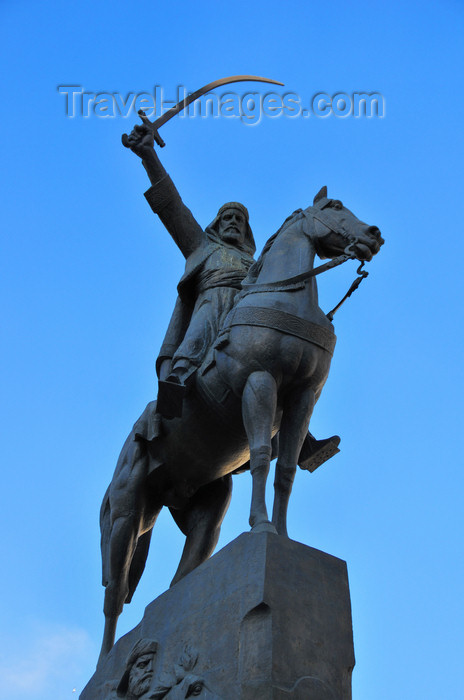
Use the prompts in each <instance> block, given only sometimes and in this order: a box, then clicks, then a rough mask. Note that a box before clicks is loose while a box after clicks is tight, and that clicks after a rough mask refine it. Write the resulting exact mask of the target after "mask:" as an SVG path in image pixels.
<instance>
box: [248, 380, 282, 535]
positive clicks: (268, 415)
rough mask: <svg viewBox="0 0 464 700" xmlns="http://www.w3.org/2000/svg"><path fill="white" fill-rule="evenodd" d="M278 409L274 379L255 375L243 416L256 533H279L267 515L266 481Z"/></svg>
mask: <svg viewBox="0 0 464 700" xmlns="http://www.w3.org/2000/svg"><path fill="white" fill-rule="evenodd" d="M276 407H277V386H276V382H275V380H274V377H273V376H272V375H271V374H269V372H253V373H252V374H251V375H250V376H249V377H248V379H247V382H246V384H245V388H244V390H243V396H242V415H243V423H244V426H245V430H246V433H247V437H248V443H249V446H250V471H251V476H252V496H251V509H250V525H251V528H252V530H253V531H255V532H259V531H261V530H266V531H270V532H275V528H274V526H273V525H272V524H271V523H270V522H269V519H268V514H267V508H266V481H267V476H268V474H269V466H270V462H271V437H272V426H273V423H274V420H275V413H276Z"/></svg>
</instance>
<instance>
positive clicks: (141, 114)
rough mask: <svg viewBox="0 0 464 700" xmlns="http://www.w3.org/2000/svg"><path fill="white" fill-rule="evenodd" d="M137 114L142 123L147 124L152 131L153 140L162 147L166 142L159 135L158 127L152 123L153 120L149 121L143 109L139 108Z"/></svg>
mask: <svg viewBox="0 0 464 700" xmlns="http://www.w3.org/2000/svg"><path fill="white" fill-rule="evenodd" d="M138 115H139V117H140V119H141V120H142V121H143V123H144V124H145V125H146V126H149V127H150V129H151V131H152V132H153V138H154V139H155V141H156V143H157V144H158V146H159V147H160V148H164V147H165V145H166V144H165V143H164V141H163V139H162V138H161V136H160V135H159V133H158V129H157V128H156V127H155V126H154V125H153V122H151V121H150V120H149V119H148V117H147V115H146V114H145V112H144V111H143V109H139V111H138Z"/></svg>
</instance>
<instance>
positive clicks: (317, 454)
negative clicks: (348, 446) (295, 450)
mask: <svg viewBox="0 0 464 700" xmlns="http://www.w3.org/2000/svg"><path fill="white" fill-rule="evenodd" d="M339 444H340V438H339V436H338V435H332V437H330V438H326V439H325V440H315V439H314V438H313V439H312V440H306V439H305V441H304V443H303V447H302V448H301V452H300V456H299V458H298V466H299V467H301V469H307V470H308V471H309V472H314V471H316V469H317V468H318V467H320V466H321V464H324V462H327V460H328V459H330V458H331V457H333V456H334V455H336V454H337V452H340V450H339V449H338V446H339Z"/></svg>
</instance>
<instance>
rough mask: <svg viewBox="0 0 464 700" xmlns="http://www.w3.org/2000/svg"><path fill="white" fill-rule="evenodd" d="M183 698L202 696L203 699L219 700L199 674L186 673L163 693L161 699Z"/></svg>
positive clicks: (179, 699)
mask: <svg viewBox="0 0 464 700" xmlns="http://www.w3.org/2000/svg"><path fill="white" fill-rule="evenodd" d="M184 698H202V699H203V700H221V697H220V696H219V695H217V694H216V693H214V692H213V691H212V690H210V688H209V687H208V685H207V684H206V681H205V679H204V678H202V677H201V676H198V675H196V674H193V673H188V674H187V675H186V676H184V678H183V679H182V680H181V681H180V682H179V683H177V684H176V685H175V686H173V688H171V690H170V691H169V692H168V693H167V694H166V695H164V697H163V700H184Z"/></svg>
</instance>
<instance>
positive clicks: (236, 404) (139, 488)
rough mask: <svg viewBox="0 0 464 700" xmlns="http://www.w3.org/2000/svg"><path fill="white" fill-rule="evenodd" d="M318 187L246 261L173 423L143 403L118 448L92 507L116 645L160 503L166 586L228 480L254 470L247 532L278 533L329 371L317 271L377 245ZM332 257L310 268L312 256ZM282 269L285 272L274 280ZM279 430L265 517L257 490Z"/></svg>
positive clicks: (329, 332) (191, 551) (211, 516)
mask: <svg viewBox="0 0 464 700" xmlns="http://www.w3.org/2000/svg"><path fill="white" fill-rule="evenodd" d="M383 242H384V241H383V239H382V237H381V235H380V231H379V229H378V228H377V227H375V226H368V225H367V224H364V223H363V222H362V221H360V220H359V219H358V218H356V216H355V215H354V214H353V213H352V212H351V211H349V210H348V209H346V208H345V207H344V206H343V204H342V203H341V202H340V201H339V200H334V199H329V198H328V196H327V188H325V187H324V188H322V190H321V191H320V192H319V193H318V194H317V195H316V197H315V198H314V203H313V206H309V207H308V208H307V209H305V210H298V211H297V212H295V213H294V214H293V215H292V216H290V217H289V218H288V219H287V220H286V221H285V222H284V224H283V225H282V227H281V228H280V229H279V230H278V232H277V233H276V234H274V236H272V237H271V238H270V239H269V241H268V242H267V243H266V245H265V247H264V249H263V253H262V254H261V257H260V258H259V260H258V261H257V262H256V263H255V264H254V265H253V266H252V267H251V268H250V271H249V273H248V277H247V278H246V279H245V280H244V282H243V285H242V286H243V291H242V292H240V293H239V294H238V296H237V298H236V302H235V306H234V307H233V309H232V311H231V312H230V313H229V315H228V317H227V319H226V321H225V325H224V328H222V330H221V332H220V333H219V336H218V338H217V341H216V343H215V344H214V346H213V348H211V350H210V352H209V353H208V355H207V357H206V358H205V361H204V362H203V365H202V366H201V367H200V368H199V370H198V371H197V373H196V375H195V377H196V378H195V386H194V387H191V388H190V391H189V393H188V394H187V396H186V397H185V399H184V405H183V412H182V416H181V417H180V418H172V419H166V418H163V417H162V416H160V414H159V413H157V411H156V402H152V403H151V404H149V405H148V406H147V408H146V409H145V411H144V413H143V414H142V417H141V418H140V419H139V421H137V422H136V424H135V425H134V428H133V430H132V432H131V433H130V435H129V437H128V438H127V440H126V442H125V444H124V447H123V449H122V452H121V454H120V457H119V460H118V463H117V466H116V471H115V474H114V477H113V480H112V482H111V484H110V486H109V488H108V490H107V492H106V494H105V497H104V500H103V504H102V509H101V517H100V524H101V549H102V560H103V585H104V586H105V588H106V590H105V602H104V614H105V631H104V636H103V644H102V650H101V654H100V661H102V660H103V659H104V658H105V657H106V655H107V654H108V652H109V651H110V649H111V648H112V646H113V644H114V639H115V634H116V625H117V620H118V617H119V615H120V614H121V612H122V609H123V605H124V603H129V602H130V600H131V598H132V595H133V593H134V591H135V589H136V586H137V584H138V582H139V580H140V577H141V575H142V572H143V570H144V567H145V561H146V558H147V554H148V548H149V544H150V537H151V532H152V528H153V525H154V524H155V521H156V518H157V516H158V514H159V512H160V510H161V508H162V507H163V506H167V507H168V508H169V509H170V511H171V513H172V515H173V517H174V520H175V522H176V523H177V525H178V526H179V528H180V529H181V531H182V532H183V533H184V534H185V535H186V541H185V546H184V550H183V553H182V557H181V560H180V563H179V567H178V569H177V572H176V574H175V576H174V579H173V581H172V584H171V585H173V584H175V583H176V582H177V581H179V580H180V579H181V578H183V577H184V576H185V575H186V574H188V573H189V572H190V571H192V570H193V569H194V568H195V567H197V566H199V564H201V563H202V562H204V561H205V560H206V559H207V558H208V557H210V556H211V554H212V552H213V551H214V548H215V546H216V544H217V541H218V537H219V531H220V527H221V524H222V521H223V518H224V515H225V513H226V511H227V508H228V505H229V503H230V498H231V488H232V479H231V475H232V474H233V473H236V472H238V471H240V470H243V469H245V468H247V465H248V464H249V469H250V471H251V475H252V498H251V509H250V518H249V522H250V525H251V528H252V531H253V532H262V531H269V532H273V533H277V534H279V535H282V536H287V526H286V518H287V506H288V501H289V497H290V492H291V489H292V484H293V480H294V477H295V473H296V466H297V463H298V459H299V455H300V450H301V447H302V444H303V441H304V438H305V435H306V433H307V429H308V425H309V421H310V418H311V414H312V411H313V408H314V405H315V403H316V401H317V400H318V398H319V396H320V393H321V391H322V387H323V386H324V384H325V381H326V379H327V376H328V374H329V368H330V363H331V359H332V354H333V350H334V346H335V335H334V331H333V325H332V323H331V321H330V320H329V318H328V317H327V316H326V315H325V314H324V312H323V311H322V310H321V309H320V308H319V305H318V296H317V285H316V278H315V274H314V273H315V272H317V270H320V269H321V268H328V267H330V266H333V265H334V264H337V263H339V262H341V261H344V260H346V259H348V258H352V259H354V258H357V259H358V260H360V261H369V260H371V258H372V257H373V255H375V254H376V253H378V251H379V250H380V246H381V245H382V244H383ZM316 254H317V255H318V256H319V257H321V258H330V259H332V260H330V261H329V262H328V263H326V264H325V265H323V266H321V268H317V269H316V270H315V269H314V259H315V255H316ZM283 271H285V273H284V274H285V275H286V279H282V276H283ZM278 431H279V448H278V459H277V464H276V473H275V483H274V487H275V498H274V507H273V513H272V521H270V520H269V518H268V512H267V509H266V502H265V486H266V479H267V476H268V472H269V466H270V461H271V458H272V457H273V456H274V455H272V439H273V437H274V436H275V435H276V434H277V432H278Z"/></svg>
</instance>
